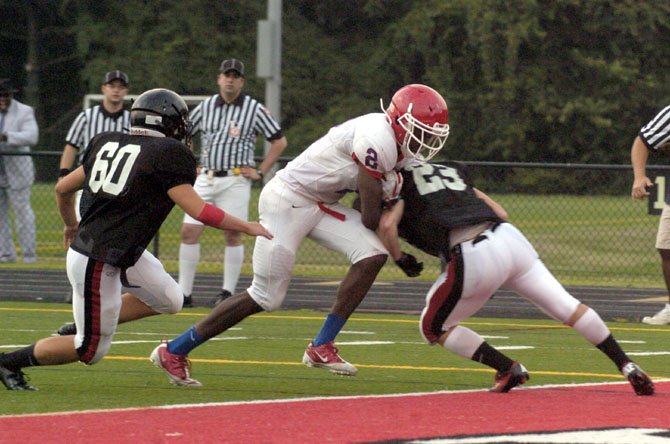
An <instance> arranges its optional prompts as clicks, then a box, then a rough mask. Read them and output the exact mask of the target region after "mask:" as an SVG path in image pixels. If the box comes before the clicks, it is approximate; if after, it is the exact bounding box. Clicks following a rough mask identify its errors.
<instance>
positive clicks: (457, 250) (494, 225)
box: [442, 222, 502, 262]
mask: <svg viewBox="0 0 670 444" xmlns="http://www.w3.org/2000/svg"><path fill="white" fill-rule="evenodd" d="M500 224H502V222H490V223H488V224H482V228H483V229H482V230H481V231H479V232H478V233H475V234H474V235H473V236H472V237H470V238H468V239H462V240H461V241H460V242H458V243H457V244H455V245H453V246H452V247H451V248H450V249H449V251H448V252H447V254H446V255H444V253H442V254H443V256H444V257H443V259H444V261H445V262H448V261H449V260H450V258H451V257H453V256H457V255H460V254H461V245H462V244H464V243H466V242H472V245H476V244H478V243H479V242H482V241H485V240H487V239H488V238H489V237H488V236H487V235H486V234H484V233H485V232H486V231H487V230H488V231H491V233H493V232H494V231H496V230H497V229H498V227H499V226H500ZM487 225H488V226H487Z"/></svg>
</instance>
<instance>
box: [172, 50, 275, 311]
mask: <svg viewBox="0 0 670 444" xmlns="http://www.w3.org/2000/svg"><path fill="white" fill-rule="evenodd" d="M217 84H218V86H219V92H218V93H217V94H214V95H213V96H211V97H209V98H208V99H205V100H204V101H203V102H201V103H200V104H199V105H198V106H196V107H195V108H194V109H193V110H192V111H191V122H192V124H193V134H194V135H195V134H197V133H200V135H201V156H200V157H201V159H200V162H201V169H200V174H199V175H198V178H197V179H196V182H195V190H196V192H197V193H198V194H199V195H200V197H202V198H203V200H205V201H206V202H209V203H211V204H214V205H216V206H217V207H219V208H222V209H223V210H224V211H225V212H226V213H230V214H232V215H233V216H235V217H237V218H239V219H243V220H247V219H248V213H249V199H250V197H251V184H252V182H253V181H255V180H261V179H262V178H263V175H264V174H265V173H266V172H268V171H269V170H270V168H272V166H273V165H274V163H275V162H276V160H277V159H278V158H279V156H280V155H281V153H282V152H283V151H284V149H285V148H286V144H287V142H286V137H284V135H283V133H282V129H281V127H280V126H279V123H277V121H276V120H275V119H274V118H273V117H272V116H271V115H270V114H269V112H268V110H267V109H266V108H265V107H264V106H263V104H261V103H260V102H258V101H257V100H256V99H254V98H253V97H251V96H249V95H247V94H245V93H243V92H242V88H243V87H244V64H243V63H242V62H241V61H239V60H238V59H227V60H224V61H223V62H222V63H221V66H220V68H219V74H218V76H217ZM259 135H261V136H263V137H264V138H265V139H266V140H268V141H269V142H270V149H269V151H268V153H267V154H266V155H265V158H264V159H263V161H262V162H261V164H260V165H256V163H255V161H254V150H255V148H256V138H257V136H259ZM204 228H205V227H204V225H203V224H202V223H201V222H199V221H197V220H195V219H193V218H192V217H190V216H189V215H185V216H184V223H183V225H182V229H181V246H180V248H179V286H180V287H181V290H182V292H183V293H184V306H185V307H190V306H192V305H193V303H192V298H191V293H192V291H193V281H194V279H195V270H196V267H197V265H198V262H199V260H200V244H199V241H198V239H199V238H200V235H201V234H202V232H203V230H204ZM224 237H225V239H226V249H225V253H224V260H223V285H222V290H221V292H220V293H219V294H218V295H217V298H216V300H215V304H216V303H219V302H221V301H222V300H224V299H225V298H227V297H229V296H230V295H232V294H235V290H236V286H237V282H238V280H239V277H240V273H241V271H242V263H243V262H244V244H243V243H242V233H240V232H237V231H224Z"/></svg>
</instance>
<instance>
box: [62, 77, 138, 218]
mask: <svg viewBox="0 0 670 444" xmlns="http://www.w3.org/2000/svg"><path fill="white" fill-rule="evenodd" d="M100 90H101V91H102V95H103V96H104V97H103V99H102V104H100V105H94V106H92V107H90V108H87V109H85V110H83V111H82V112H80V113H79V115H78V116H77V117H76V118H75V119H74V122H73V123H72V126H70V130H69V131H68V133H67V136H65V147H64V148H63V154H62V155H61V158H60V172H59V173H58V178H59V179H60V178H62V177H64V176H66V175H67V174H68V173H69V172H70V171H72V170H73V169H74V168H75V167H76V166H77V165H78V164H80V163H81V161H82V159H83V158H84V154H85V153H86V148H87V147H88V143H89V142H90V141H91V139H92V138H93V137H94V136H96V135H97V134H99V133H103V132H107V131H118V132H122V133H128V128H129V127H130V123H129V122H130V111H128V110H126V109H123V101H124V99H125V97H126V94H128V75H127V74H126V73H125V72H123V71H119V70H118V69H117V70H115V71H109V72H108V73H107V74H105V77H104V78H103V79H102V86H101V87H100ZM77 155H78V161H77V162H75V159H76V157H77ZM77 198H78V199H81V193H80V194H78V195H77ZM83 200H84V204H83V205H88V202H89V201H90V196H88V195H87V196H84V197H83ZM80 205H82V204H79V203H78V204H77V205H76V209H77V217H78V218H80V217H81V213H83V211H81V208H79V207H80Z"/></svg>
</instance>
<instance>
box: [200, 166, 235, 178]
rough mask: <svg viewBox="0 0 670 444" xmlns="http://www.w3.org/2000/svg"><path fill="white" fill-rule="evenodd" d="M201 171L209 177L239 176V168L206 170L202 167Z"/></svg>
mask: <svg viewBox="0 0 670 444" xmlns="http://www.w3.org/2000/svg"><path fill="white" fill-rule="evenodd" d="M202 172H203V173H204V174H207V175H208V176H210V177H226V176H239V175H240V169H239V168H233V169H232V170H207V169H203V170H202Z"/></svg>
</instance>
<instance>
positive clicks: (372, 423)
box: [0, 381, 670, 443]
mask: <svg viewBox="0 0 670 444" xmlns="http://www.w3.org/2000/svg"><path fill="white" fill-rule="evenodd" d="M11 396H12V395H11V394H5V396H4V397H3V399H4V400H5V402H11ZM611 427H644V428H662V429H670V381H663V382H656V395H654V396H648V397H641V396H636V395H635V394H634V393H633V391H632V389H631V387H630V386H629V385H628V384H607V385H584V386H560V387H558V386H556V387H546V388H538V389H516V390H512V391H511V392H510V393H507V394H493V393H488V392H456V393H453V392H452V393H435V394H422V395H399V396H370V397H360V398H353V397H351V398H349V397H347V398H326V399H318V400H317V399H307V400H295V401H268V402H253V403H246V404H243V403H230V404H216V405H211V404H209V405H189V406H166V407H150V408H146V409H128V410H108V411H101V412H81V413H77V412H72V413H63V414H49V415H25V416H5V417H0V442H12V443H14V442H22V443H32V442H35V443H37V442H39V443H44V442H49V443H60V442H62V443H73V442H86V443H98V442H99V443H102V442H105V443H109V442H118V443H146V442H152V443H163V442H168V443H169V442H189V443H192V442H207V443H210V442H277V443H281V442H286V443H294V442H306V441H313V442H324V441H325V442H352V441H382V440H403V439H413V438H414V439H415V438H431V437H446V436H456V435H481V434H510V433H519V432H530V431H534V432H547V431H558V430H575V429H601V428H611Z"/></svg>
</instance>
